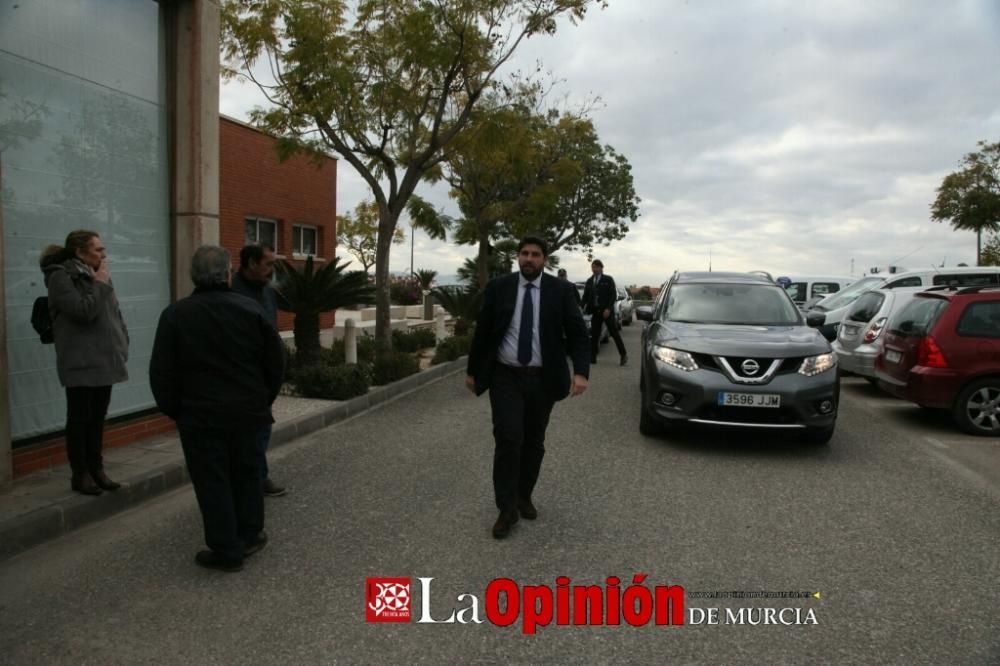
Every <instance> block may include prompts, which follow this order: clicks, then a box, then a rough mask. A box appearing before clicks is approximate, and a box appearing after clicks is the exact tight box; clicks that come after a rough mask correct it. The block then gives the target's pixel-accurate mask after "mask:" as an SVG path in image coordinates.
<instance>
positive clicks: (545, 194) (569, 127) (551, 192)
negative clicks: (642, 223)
mask: <svg viewBox="0 0 1000 666" xmlns="http://www.w3.org/2000/svg"><path fill="white" fill-rule="evenodd" d="M541 141H542V144H541V146H540V147H539V149H538V157H537V158H536V159H537V160H538V163H539V165H540V166H541V168H540V169H539V171H538V173H537V175H536V180H537V185H536V186H535V187H534V188H533V189H532V191H531V195H530V196H529V197H528V198H527V201H526V203H525V205H524V206H523V207H521V208H520V209H519V211H518V215H517V216H515V217H513V218H512V219H511V225H510V230H509V235H510V236H511V237H513V238H517V237H520V236H523V235H524V234H526V233H528V232H531V231H535V232H539V233H541V234H542V235H543V236H545V237H546V239H547V240H548V242H549V251H550V252H553V253H554V252H556V251H558V250H560V249H565V250H571V251H572V250H580V251H583V252H586V253H587V254H588V255H589V254H591V253H592V252H593V248H594V246H595V245H610V243H611V241H614V240H621V239H622V238H624V237H625V234H626V233H628V223H629V222H634V221H635V220H636V219H638V217H639V208H638V205H639V201H640V200H639V197H638V196H636V194H635V187H634V184H633V179H632V167H631V165H630V164H629V162H628V160H627V159H626V158H625V157H624V156H623V155H621V154H619V153H618V152H616V151H615V149H614V148H612V147H611V146H609V145H602V144H601V143H600V138H599V137H598V135H597V131H596V130H595V129H594V124H593V123H592V122H591V121H590V120H589V119H587V118H585V117H582V116H576V115H572V114H563V115H562V116H561V117H559V118H557V119H550V122H549V123H548V124H547V125H546V127H545V131H544V133H543V134H542V137H541Z"/></svg>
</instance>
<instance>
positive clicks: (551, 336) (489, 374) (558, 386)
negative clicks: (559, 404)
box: [467, 273, 590, 400]
mask: <svg viewBox="0 0 1000 666" xmlns="http://www.w3.org/2000/svg"><path fill="white" fill-rule="evenodd" d="M518 276H519V274H518V273H511V274H510V275H505V276H503V277H499V278H496V279H493V280H490V282H489V283H488V284H487V285H486V291H485V294H484V296H483V309H482V310H480V311H479V317H478V318H477V319H476V332H475V335H474V336H473V338H472V347H471V349H470V350H469V362H468V368H467V374H469V375H471V376H473V377H475V379H476V395H482V394H483V393H484V392H485V391H487V390H489V388H490V384H491V382H492V379H493V368H494V366H495V365H496V363H497V354H498V353H499V351H500V345H501V344H503V337H504V334H505V333H506V331H507V327H508V326H509V325H510V320H511V318H512V317H513V316H514V308H515V306H516V305H517V285H518ZM541 280H542V281H541V292H540V297H541V299H542V300H541V302H540V303H539V304H538V311H539V315H538V316H539V322H538V336H539V343H540V345H541V350H542V379H543V382H544V384H545V390H546V392H547V393H548V394H549V396H550V397H551V398H552V399H553V400H562V399H563V398H565V397H566V396H567V395H569V388H570V374H569V366H568V365H567V364H566V351H567V347H566V345H568V347H569V350H570V352H571V355H572V358H573V374H577V375H582V376H584V377H589V376H590V337H589V334H588V333H587V329H586V327H585V326H584V324H583V316H582V315H581V314H580V308H579V306H577V304H576V286H575V285H573V283H571V282H567V281H565V280H560V279H558V278H555V277H552V276H551V275H547V274H543V275H542V278H541ZM564 339H565V340H564Z"/></svg>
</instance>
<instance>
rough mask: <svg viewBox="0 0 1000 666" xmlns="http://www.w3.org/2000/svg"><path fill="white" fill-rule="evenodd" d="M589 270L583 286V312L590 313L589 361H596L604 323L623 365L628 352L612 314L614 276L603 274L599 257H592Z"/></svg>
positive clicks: (626, 359) (614, 291)
mask: <svg viewBox="0 0 1000 666" xmlns="http://www.w3.org/2000/svg"><path fill="white" fill-rule="evenodd" d="M590 270H591V271H593V273H594V274H593V275H591V276H590V277H589V278H587V285H586V286H585V287H584V288H583V307H584V312H588V313H590V362H591V363H597V350H598V349H599V348H600V344H601V326H603V325H605V324H606V325H607V327H608V333H609V334H610V335H611V337H612V338H613V339H614V341H615V346H616V347H618V353H619V354H620V355H621V364H622V365H625V364H626V363H628V354H626V353H625V343H624V342H622V336H621V333H619V332H618V322H617V321H615V314H614V313H615V301H617V300H618V288H617V287H615V280H614V278H612V277H611V276H610V275H605V274H604V263H603V262H601V260H600V259H594V261H593V262H592V263H591V264H590Z"/></svg>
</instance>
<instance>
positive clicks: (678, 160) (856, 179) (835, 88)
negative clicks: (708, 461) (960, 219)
mask: <svg viewBox="0 0 1000 666" xmlns="http://www.w3.org/2000/svg"><path fill="white" fill-rule="evenodd" d="M998 35H1000V2H997V1H996V0H953V1H951V2H946V3H944V2H937V1H933V0H905V1H904V0H900V1H898V2H894V1H891V0H880V1H879V2H870V1H867V0H865V1H863V0H836V1H833V0H830V1H826V2H801V0H799V1H789V2H779V1H772V0H768V1H760V2H749V1H743V0H741V1H738V2H736V1H734V2H724V1H722V0H712V1H702V2H695V1H693V0H691V1H687V2H685V1H682V0H609V2H608V7H607V8H606V9H604V10H599V9H592V10H591V11H590V12H588V14H587V17H586V19H585V20H584V21H583V22H582V23H580V24H579V25H577V26H573V25H570V24H569V23H568V22H564V23H563V24H562V25H561V26H560V29H559V31H558V32H557V33H556V34H555V35H554V36H546V37H537V38H533V39H531V40H529V41H528V42H526V43H525V44H524V45H523V46H522V48H521V49H520V50H519V51H518V52H517V54H516V57H515V62H514V63H513V64H514V66H515V67H517V68H520V69H524V70H530V69H534V67H535V65H536V63H538V62H540V63H541V64H542V65H543V66H544V67H545V68H546V69H548V70H550V71H551V72H552V74H553V75H554V76H556V77H557V78H558V79H560V81H561V83H560V84H559V88H558V92H559V94H560V95H565V96H566V97H567V99H568V102H569V104H570V106H572V105H574V104H579V103H582V102H584V101H585V100H588V99H593V98H594V97H599V98H600V100H601V103H600V105H599V106H598V107H597V108H595V109H594V111H593V112H592V118H593V120H594V122H595V125H596V127H597V130H598V132H599V134H600V136H601V140H602V141H603V142H605V143H609V144H611V145H612V146H614V148H615V149H616V150H617V151H618V152H620V153H622V154H624V155H625V156H626V157H627V158H628V160H629V162H630V163H631V165H632V168H633V175H634V177H635V189H636V193H637V194H638V195H639V197H640V198H641V199H642V203H641V205H640V217H639V219H638V221H637V222H635V223H634V224H632V225H631V228H630V231H629V234H628V236H627V237H626V238H625V239H624V240H621V241H616V242H614V243H612V244H611V245H610V246H608V247H598V248H597V249H596V250H595V253H594V255H595V256H596V257H600V258H601V259H602V260H603V261H604V264H605V270H606V272H607V273H608V274H610V275H613V276H614V277H615V279H616V281H617V282H618V283H619V284H638V285H642V284H650V285H658V284H660V283H661V282H663V280H664V279H665V278H666V277H668V276H669V274H670V273H671V272H673V270H674V269H680V270H690V269H696V270H703V269H706V268H707V267H708V264H709V257H710V256H711V263H712V267H713V269H715V270H757V269H760V270H767V271H770V272H771V273H772V274H774V275H776V276H777V275H779V274H781V275H793V276H794V275H837V276H840V275H849V274H851V269H852V265H853V269H854V274H855V275H858V274H860V273H862V272H864V271H867V269H868V268H869V267H871V266H886V265H889V264H890V263H895V264H897V265H901V266H905V267H908V268H916V267H924V266H929V265H931V264H934V265H940V264H941V263H942V262H946V264H947V265H949V266H951V265H955V264H957V263H959V262H966V263H969V264H973V263H974V261H975V249H976V241H975V234H973V233H970V232H956V231H953V230H952V229H951V227H950V226H949V225H947V224H938V223H934V222H932V221H931V220H930V214H929V206H930V204H931V202H932V201H933V200H934V197H935V190H936V188H937V187H938V185H940V183H941V179H942V178H943V177H944V176H945V175H946V174H948V173H949V172H951V171H954V170H956V169H957V168H958V166H959V164H958V163H959V160H960V159H961V157H962V156H963V155H964V154H965V153H968V152H970V151H972V150H975V149H976V142H977V141H980V140H988V141H990V142H996V141H1000V39H998ZM258 104H262V100H261V98H260V96H259V93H258V92H257V91H256V89H254V88H253V87H251V86H249V85H245V84H242V85H241V84H239V83H235V82H229V83H225V84H224V85H223V87H222V92H221V111H222V113H224V114H226V115H229V116H233V117H236V118H240V119H246V117H247V112H248V111H249V109H251V108H252V107H253V106H255V105H258ZM338 187H339V192H338V201H337V212H338V213H341V214H342V213H345V212H348V211H350V210H352V209H353V208H354V206H355V205H357V203H358V202H360V201H361V200H363V199H365V198H368V197H369V192H368V188H367V186H366V185H365V184H364V183H363V181H362V180H361V179H360V177H359V176H357V174H356V173H354V171H353V170H352V169H351V167H350V165H348V164H347V163H346V162H343V161H341V163H340V165H339V174H338ZM418 193H419V194H421V195H422V196H424V197H425V198H428V199H429V200H431V201H432V202H433V203H435V204H436V205H438V206H440V207H443V208H444V209H445V211H446V212H448V213H450V214H452V215H456V214H457V212H458V211H457V207H456V206H455V205H454V204H453V203H452V202H451V201H450V200H449V199H448V197H447V191H446V190H445V189H444V188H441V187H431V186H428V185H424V186H422V188H421V189H418ZM407 233H409V229H408V228H407ZM474 253H475V252H474V248H473V247H471V246H456V245H454V244H452V243H447V242H440V241H433V240H430V239H429V238H428V237H426V236H425V235H424V234H422V233H421V232H418V233H417V235H416V237H415V244H414V255H415V257H414V265H415V267H416V268H430V269H434V270H437V271H438V272H439V273H440V274H441V275H442V276H450V275H453V274H454V273H455V269H456V268H457V267H458V266H459V265H460V264H461V263H462V261H463V260H464V259H465V258H466V257H471V256H473V255H474ZM560 260H561V262H562V263H561V265H562V266H564V267H565V268H567V269H568V271H569V275H570V278H571V279H577V278H579V279H583V278H584V277H586V276H587V275H589V273H590V270H589V265H588V260H587V258H586V256H585V255H583V254H582V253H561V254H560ZM409 266H410V243H409V240H408V241H407V243H406V244H405V245H399V246H394V248H393V257H392V262H391V269H392V270H393V271H406V270H408V269H409Z"/></svg>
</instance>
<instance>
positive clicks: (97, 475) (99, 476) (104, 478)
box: [91, 469, 122, 490]
mask: <svg viewBox="0 0 1000 666" xmlns="http://www.w3.org/2000/svg"><path fill="white" fill-rule="evenodd" d="M91 476H92V477H94V483H96V484H97V486H98V487H99V488H103V489H104V490H118V489H119V488H121V487H122V484H120V483H116V482H114V481H112V480H111V479H109V478H108V475H107V474H105V473H104V470H103V469H99V470H97V471H96V472H94V473H93V474H91Z"/></svg>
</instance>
